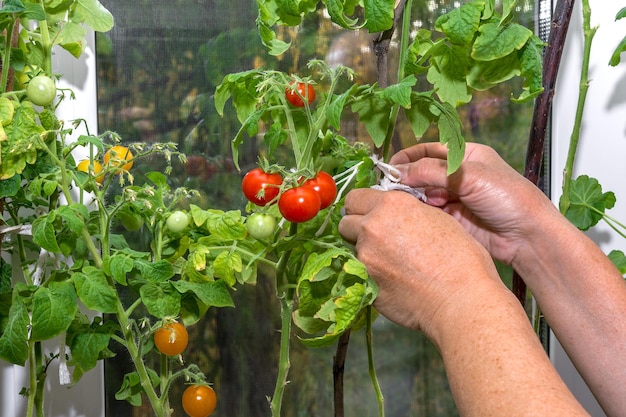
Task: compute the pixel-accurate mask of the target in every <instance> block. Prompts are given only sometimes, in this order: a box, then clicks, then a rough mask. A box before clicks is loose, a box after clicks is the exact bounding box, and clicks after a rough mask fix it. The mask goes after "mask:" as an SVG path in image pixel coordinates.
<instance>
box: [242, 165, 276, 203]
mask: <svg viewBox="0 0 626 417" xmlns="http://www.w3.org/2000/svg"><path fill="white" fill-rule="evenodd" d="M282 183H283V177H281V176H280V174H270V173H267V172H264V171H263V170H262V169H261V168H254V169H253V170H251V171H249V172H248V173H247V174H246V175H244V177H243V180H242V181H241V189H242V190H243V195H245V196H246V198H247V199H248V201H250V202H252V203H254V204H256V205H257V206H264V205H266V204H267V203H269V202H270V201H272V200H273V199H275V198H276V196H278V193H279V191H280V185H281V184H282Z"/></svg>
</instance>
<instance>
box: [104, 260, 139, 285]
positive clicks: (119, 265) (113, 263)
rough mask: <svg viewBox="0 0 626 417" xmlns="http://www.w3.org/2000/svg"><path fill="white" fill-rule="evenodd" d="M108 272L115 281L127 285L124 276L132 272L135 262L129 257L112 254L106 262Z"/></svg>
mask: <svg viewBox="0 0 626 417" xmlns="http://www.w3.org/2000/svg"><path fill="white" fill-rule="evenodd" d="M108 265H109V271H110V273H111V276H112V277H113V279H114V280H115V281H117V282H118V283H120V284H122V285H127V281H126V274H128V273H129V272H130V271H132V270H133V267H134V265H135V262H134V261H133V259H132V258H131V257H130V256H127V255H122V254H114V255H113V256H111V258H110V259H109V261H108Z"/></svg>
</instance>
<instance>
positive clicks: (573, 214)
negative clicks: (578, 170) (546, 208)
mask: <svg viewBox="0 0 626 417" xmlns="http://www.w3.org/2000/svg"><path fill="white" fill-rule="evenodd" d="M569 190H570V191H569V207H566V208H563V205H564V201H566V200H565V199H564V195H562V196H561V198H560V201H559V204H560V207H561V210H562V211H563V210H565V213H563V214H564V215H565V217H567V218H568V220H569V221H571V222H572V223H573V224H574V225H575V226H576V227H578V228H579V229H580V230H588V229H589V228H590V227H592V226H595V225H596V224H597V223H598V222H599V221H600V220H601V219H602V217H603V216H604V212H605V210H607V209H611V208H613V206H614V205H615V194H614V193H613V192H611V191H608V192H606V193H603V192H602V186H601V185H600V183H599V182H598V180H597V179H595V178H591V177H589V176H588V175H581V176H579V177H578V178H576V179H574V180H572V182H571V184H570V189H569Z"/></svg>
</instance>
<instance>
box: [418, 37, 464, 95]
mask: <svg viewBox="0 0 626 417" xmlns="http://www.w3.org/2000/svg"><path fill="white" fill-rule="evenodd" d="M437 51H438V52H437V54H436V55H434V56H433V57H432V64H431V66H430V68H429V69H428V75H427V79H428V81H429V82H430V83H431V84H432V85H433V86H434V88H435V92H436V93H437V96H438V97H439V98H440V99H441V101H444V102H446V103H450V104H452V105H453V106H454V107H457V106H459V105H461V104H465V103H469V101H470V100H471V99H472V95H471V94H470V93H469V92H468V88H467V81H466V80H465V76H466V74H467V70H468V67H469V62H468V59H467V50H466V49H464V48H463V47H460V46H452V47H449V48H448V47H446V48H439V49H438V50H437Z"/></svg>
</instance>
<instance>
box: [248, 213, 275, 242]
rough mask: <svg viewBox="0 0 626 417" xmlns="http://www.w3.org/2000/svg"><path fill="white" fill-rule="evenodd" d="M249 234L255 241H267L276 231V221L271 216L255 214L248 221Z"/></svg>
mask: <svg viewBox="0 0 626 417" xmlns="http://www.w3.org/2000/svg"><path fill="white" fill-rule="evenodd" d="M246 228H247V229H248V233H249V234H250V236H252V237H253V238H255V239H267V238H268V237H270V236H272V235H273V234H274V230H276V219H275V218H274V216H272V215H271V214H266V213H254V214H251V215H250V216H249V217H248V219H247V220H246Z"/></svg>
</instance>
